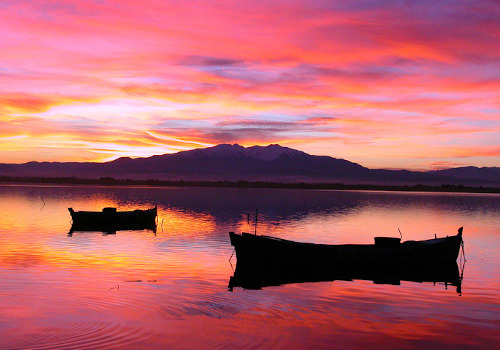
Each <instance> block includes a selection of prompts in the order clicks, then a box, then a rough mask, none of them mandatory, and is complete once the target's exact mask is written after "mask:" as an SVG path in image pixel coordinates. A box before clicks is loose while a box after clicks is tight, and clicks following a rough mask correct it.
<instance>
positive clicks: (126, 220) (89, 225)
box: [68, 206, 157, 234]
mask: <svg viewBox="0 0 500 350" xmlns="http://www.w3.org/2000/svg"><path fill="white" fill-rule="evenodd" d="M68 210H69V213H70V214H71V218H72V220H73V224H72V226H71V230H70V232H69V233H70V234H71V233H73V232H75V231H102V232H106V233H115V232H116V231H119V230H143V229H148V230H152V231H153V232H156V216H157V207H156V206H155V207H154V208H151V209H146V210H140V209H136V210H133V211H117V210H116V208H104V209H103V210H102V211H74V210H73V208H68Z"/></svg>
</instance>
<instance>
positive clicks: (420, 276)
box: [229, 227, 463, 293]
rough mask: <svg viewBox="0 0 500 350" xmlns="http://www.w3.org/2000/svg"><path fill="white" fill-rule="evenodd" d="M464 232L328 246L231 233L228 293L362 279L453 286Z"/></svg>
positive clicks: (387, 238) (456, 280)
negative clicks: (233, 266)
mask: <svg viewBox="0 0 500 350" xmlns="http://www.w3.org/2000/svg"><path fill="white" fill-rule="evenodd" d="M462 230H463V228H462V227H461V228H459V229H458V234H457V235H455V236H451V237H444V238H434V239H430V240H423V241H406V242H403V243H401V242H400V241H401V240H400V239H399V238H389V237H375V244H343V245H327V244H314V243H302V242H294V241H289V240H284V239H279V238H274V237H269V236H257V235H254V234H249V233H242V234H241V235H240V234H236V233H234V232H230V233H229V236H230V239H231V244H232V245H233V246H234V247H235V251H236V259H237V264H236V270H235V273H234V276H233V277H232V278H231V281H230V283H229V288H230V289H232V288H233V287H237V286H240V287H243V288H246V289H260V288H262V287H264V286H272V285H281V284H286V283H298V282H318V281H333V280H351V279H362V280H372V281H374V282H375V283H389V284H399V282H400V281H401V280H404V281H415V282H424V281H427V282H444V283H445V284H451V285H454V286H456V287H457V291H458V292H459V293H460V286H461V278H460V276H459V273H458V267H457V263H456V260H457V257H458V253H459V250H460V245H461V244H462Z"/></svg>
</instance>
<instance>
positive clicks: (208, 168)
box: [0, 144, 500, 187]
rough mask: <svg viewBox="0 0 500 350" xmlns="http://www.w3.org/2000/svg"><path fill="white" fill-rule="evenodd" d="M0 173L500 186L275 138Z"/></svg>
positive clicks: (496, 173)
mask: <svg viewBox="0 0 500 350" xmlns="http://www.w3.org/2000/svg"><path fill="white" fill-rule="evenodd" d="M0 176H9V177H76V178H100V177H113V178H116V179H138V180H139V179H140V180H147V179H157V180H173V181H177V180H186V181H188V180H189V181H239V180H244V181H274V182H287V183H292V182H330V183H345V184H385V185H415V184H425V185H443V184H450V185H468V186H494V187H498V186H500V167H489V168H484V167H483V168H477V167H460V168H451V169H445V170H436V171H427V172H420V171H409V170H386V169H369V168H366V167H364V166H362V165H359V164H356V163H353V162H350V161H347V160H345V159H337V158H333V157H329V156H315V155H310V154H307V153H305V152H302V151H299V150H295V149H292V148H288V147H282V146H280V145H277V144H274V145H269V146H252V147H243V146H240V145H238V144H234V145H230V144H220V145H217V146H214V147H209V148H200V149H194V150H190V151H182V152H178V153H172V154H164V155H157V156H151V157H147V158H134V159H132V158H128V157H122V158H118V159H116V160H114V161H111V162H105V163H92V162H28V163H24V164H0Z"/></svg>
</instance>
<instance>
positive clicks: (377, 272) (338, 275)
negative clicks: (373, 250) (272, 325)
mask: <svg viewBox="0 0 500 350" xmlns="http://www.w3.org/2000/svg"><path fill="white" fill-rule="evenodd" d="M464 267H465V266H464V265H463V266H462V268H461V269H462V273H459V269H458V265H457V263H456V262H448V263H444V264H440V265H420V266H419V265H402V264H398V265H394V266H387V265H373V264H355V265H353V264H341V265H336V266H327V265H320V264H293V265H290V264H273V265H270V266H262V265H251V264H242V263H238V262H237V263H236V269H235V271H234V275H233V276H232V277H230V279H229V285H228V289H229V290H230V291H233V289H234V288H235V287H242V288H245V289H262V288H264V287H269V286H280V285H284V284H290V283H305V282H326V281H328V282H333V281H336V280H341V281H352V280H368V281H373V282H374V283H375V284H391V285H399V284H401V281H410V282H419V283H422V282H432V283H433V284H436V283H439V284H443V285H444V286H445V288H447V287H448V285H450V286H454V287H456V291H457V293H458V294H461V293H462V279H463V271H464Z"/></svg>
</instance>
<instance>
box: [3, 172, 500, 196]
mask: <svg viewBox="0 0 500 350" xmlns="http://www.w3.org/2000/svg"><path fill="white" fill-rule="evenodd" d="M6 183H15V184H19V183H29V184H51V185H97V186H144V187H152V186H155V187H236V188H288V189H324V190H365V191H401V192H464V193H500V188H497V187H483V186H478V187H474V186H464V185H435V186H434V185H423V184H419V185H373V184H342V183H304V182H299V183H282V182H271V181H244V180H240V181H186V180H176V181H165V180H132V179H114V178H111V177H102V178H99V179H80V178H75V177H11V176H0V184H6Z"/></svg>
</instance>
